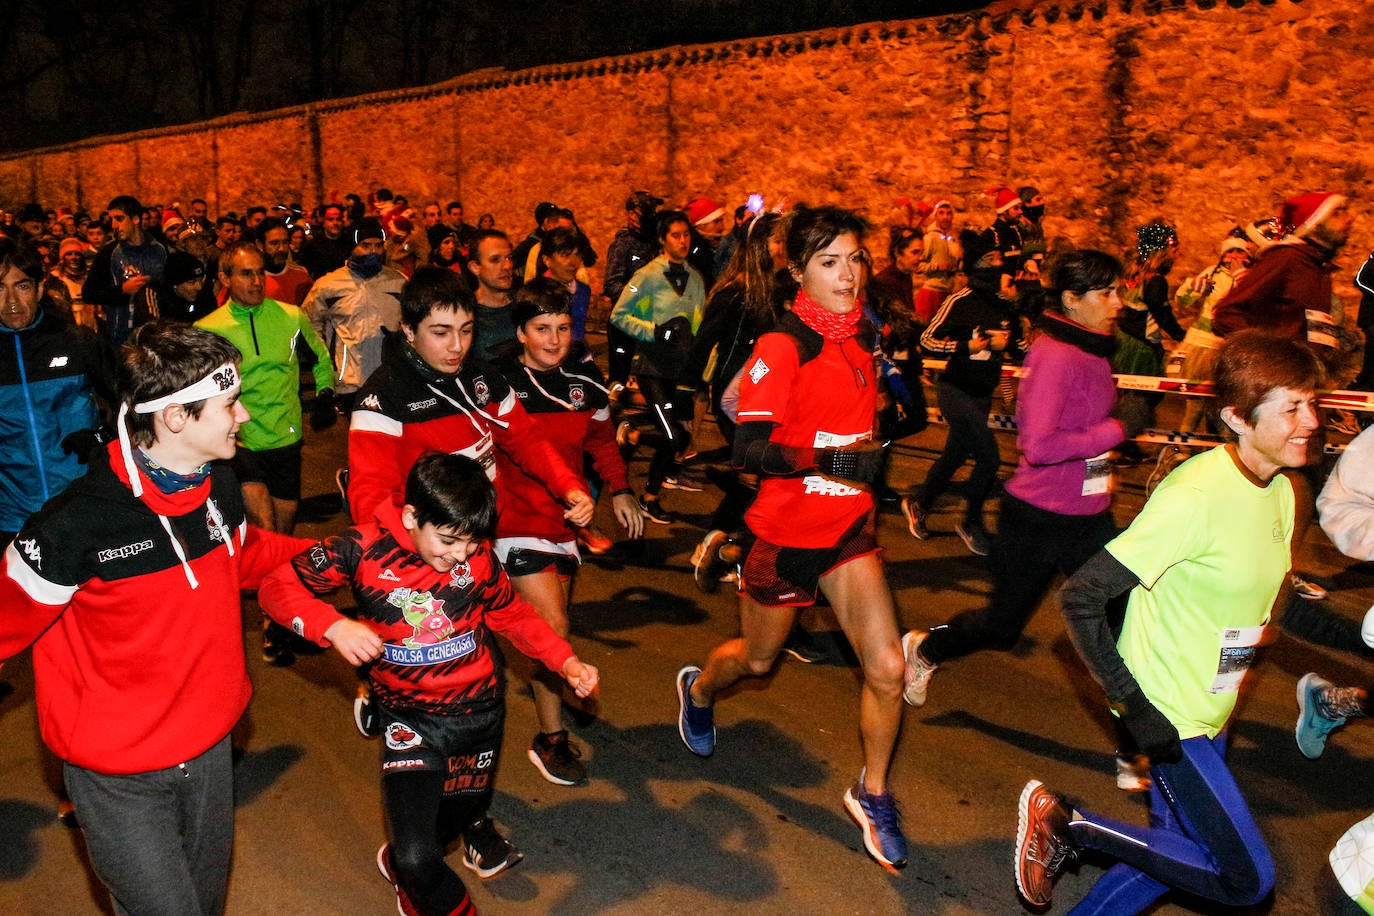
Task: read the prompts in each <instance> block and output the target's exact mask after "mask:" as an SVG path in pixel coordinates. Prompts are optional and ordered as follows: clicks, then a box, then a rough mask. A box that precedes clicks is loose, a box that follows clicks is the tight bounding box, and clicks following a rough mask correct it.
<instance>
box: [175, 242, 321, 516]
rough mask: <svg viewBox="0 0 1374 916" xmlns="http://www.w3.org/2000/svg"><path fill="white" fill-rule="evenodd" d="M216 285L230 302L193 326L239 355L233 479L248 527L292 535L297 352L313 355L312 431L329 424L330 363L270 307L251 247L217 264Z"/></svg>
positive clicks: (291, 316) (297, 473)
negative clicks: (243, 419)
mask: <svg viewBox="0 0 1374 916" xmlns="http://www.w3.org/2000/svg"><path fill="white" fill-rule="evenodd" d="M219 281H220V283H221V284H222V285H223V287H224V288H225V289H227V290H228V291H229V300H228V301H227V302H225V304H224V305H222V306H220V307H219V308H217V309H215V311H213V312H211V313H210V314H209V315H206V316H205V317H204V318H202V319H200V320H199V321H197V322H196V326H197V327H201V328H204V329H205V330H207V331H212V332H213V333H215V334H218V335H220V336H221V337H225V338H227V339H229V340H230V341H231V342H233V344H234V345H235V346H237V347H238V348H239V350H240V351H242V353H243V363H242V364H241V365H240V367H239V372H240V374H241V375H242V377H243V394H242V396H241V397H240V400H241V402H242V403H243V406H244V407H246V408H247V409H248V413H249V416H250V419H249V420H248V422H247V423H244V424H243V426H241V427H240V428H239V432H238V443H239V447H238V451H237V453H236V454H235V457H234V471H235V473H237V474H238V478H239V483H241V484H242V485H243V502H244V507H245V508H246V509H247V512H248V521H249V523H250V524H253V525H257V526H259V527H261V528H266V529H268V530H269V531H280V532H282V533H284V534H290V533H291V530H292V529H293V528H294V527H295V523H296V506H297V504H298V503H299V501H300V498H301V442H302V437H303V435H304V430H303V429H302V425H303V424H302V422H301V420H302V417H301V397H300V372H301V370H300V351H301V349H302V348H304V347H308V348H309V349H310V350H311V351H312V352H313V353H314V354H315V368H314V374H315V407H314V409H313V411H312V413H311V417H310V425H311V426H312V427H313V428H315V429H324V428H326V427H328V426H330V425H332V424H333V422H334V420H335V419H337V416H338V414H337V413H336V412H335V410H334V378H333V375H334V363H333V361H332V360H331V359H330V358H329V351H328V350H327V349H326V348H325V345H324V342H323V341H322V340H320V336H319V335H318V334H316V333H315V329H314V328H313V327H311V325H310V321H309V319H308V318H306V317H305V313H304V312H302V311H301V310H300V309H299V308H297V307H296V306H294V305H287V304H286V303H282V302H278V301H276V300H275V299H269V298H267V296H266V293H265V292H264V290H265V287H264V282H265V273H264V270H263V256H262V253H261V252H259V251H258V249H257V248H256V247H255V246H254V245H252V244H249V243H246V242H244V243H239V244H236V245H234V246H233V247H231V248H230V249H229V250H228V251H226V252H225V253H224V254H223V255H221V256H220V259H219Z"/></svg>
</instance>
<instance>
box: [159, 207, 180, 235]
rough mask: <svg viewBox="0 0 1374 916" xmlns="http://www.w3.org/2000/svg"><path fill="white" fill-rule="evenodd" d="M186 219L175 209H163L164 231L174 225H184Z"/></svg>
mask: <svg viewBox="0 0 1374 916" xmlns="http://www.w3.org/2000/svg"><path fill="white" fill-rule="evenodd" d="M184 225H186V220H184V219H182V218H181V214H180V213H178V212H177V211H175V210H163V211H162V231H163V232H167V231H168V230H170V229H171V228H172V227H173V226H184Z"/></svg>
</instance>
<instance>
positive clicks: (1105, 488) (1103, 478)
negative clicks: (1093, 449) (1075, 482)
mask: <svg viewBox="0 0 1374 916" xmlns="http://www.w3.org/2000/svg"><path fill="white" fill-rule="evenodd" d="M1107 455H1108V453H1107V452H1103V453H1102V454H1100V455H1098V456H1096V457H1094V458H1089V459H1088V460H1087V461H1085V462H1083V495H1084V496H1101V495H1102V494H1103V493H1110V492H1111V491H1112V461H1111V459H1110V458H1109V457H1108V456H1107Z"/></svg>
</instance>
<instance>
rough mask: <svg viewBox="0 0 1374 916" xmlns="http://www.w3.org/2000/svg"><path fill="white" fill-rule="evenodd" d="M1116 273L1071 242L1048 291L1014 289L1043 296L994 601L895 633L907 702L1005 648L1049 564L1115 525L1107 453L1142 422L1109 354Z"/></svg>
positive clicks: (1083, 550)
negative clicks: (938, 679) (941, 675)
mask: <svg viewBox="0 0 1374 916" xmlns="http://www.w3.org/2000/svg"><path fill="white" fill-rule="evenodd" d="M1121 272H1122V268H1121V262H1120V261H1118V260H1117V259H1116V258H1114V257H1112V256H1111V255H1109V254H1104V253H1103V252H1100V251H1090V250H1086V249H1085V250H1081V251H1073V252H1069V253H1068V254H1065V255H1062V256H1061V257H1060V258H1058V259H1057V260H1056V262H1055V264H1054V265H1053V268H1052V271H1051V285H1050V287H1049V288H1048V289H1042V290H1031V291H1029V292H1028V293H1025V294H1023V295H1024V296H1030V297H1036V298H1043V301H1042V302H1041V303H1039V308H1037V309H1035V311H1041V312H1042V313H1041V315H1040V320H1039V327H1040V330H1041V332H1042V333H1041V334H1040V335H1039V337H1038V338H1037V339H1036V341H1035V343H1034V345H1032V346H1031V348H1030V353H1029V354H1028V355H1027V357H1026V361H1025V376H1024V378H1023V379H1022V381H1021V388H1020V393H1019V395H1018V397H1017V401H1016V425H1017V438H1016V442H1017V445H1018V446H1019V447H1020V449H1021V460H1020V463H1019V464H1018V465H1017V468H1016V473H1015V474H1014V475H1013V476H1012V478H1011V479H1010V480H1009V481H1007V484H1006V492H1005V493H1004V494H1003V496H1002V505H1001V515H1000V517H999V520H998V525H997V536H996V539H995V541H994V542H993V548H992V576H993V592H992V601H991V603H990V604H988V605H987V606H986V607H982V608H979V609H977V610H972V611H964V612H963V613H961V614H958V615H956V616H955V617H954V618H953V619H951V620H950V621H949V622H948V623H946V624H944V625H943V626H938V627H935V628H934V629H931V630H929V631H922V630H912V631H911V632H909V633H907V634H906V636H904V637H903V638H902V648H903V650H904V653H905V655H906V665H907V670H906V689H905V691H904V694H903V695H904V698H905V699H906V701H907V703H909V704H910V705H912V706H921V705H924V703H925V701H926V688H927V687H928V686H929V684H930V678H931V675H933V674H934V673H935V669H936V668H938V667H939V666H940V665H941V664H942V663H943V662H945V661H947V660H949V659H952V658H958V657H960V656H962V655H967V654H969V653H970V652H974V651H977V650H978V649H983V648H989V647H993V648H1000V649H1010V648H1011V647H1012V646H1013V645H1014V644H1015V643H1016V640H1017V639H1018V638H1019V637H1020V635H1021V631H1022V630H1023V629H1025V626H1026V623H1027V622H1028V621H1029V620H1030V618H1031V615H1032V614H1034V613H1035V609H1036V608H1037V607H1039V605H1040V601H1041V600H1042V599H1043V598H1044V597H1045V592H1046V591H1048V590H1049V586H1050V582H1051V580H1052V579H1053V578H1054V574H1055V571H1056V570H1057V571H1059V572H1062V573H1064V575H1066V576H1067V575H1069V574H1070V573H1072V572H1073V571H1074V570H1076V569H1077V568H1078V567H1079V566H1081V565H1082V564H1083V563H1084V562H1085V561H1086V560H1087V559H1088V558H1089V557H1091V556H1093V555H1094V554H1095V553H1097V551H1099V550H1101V549H1102V546H1103V545H1104V544H1106V543H1107V542H1108V541H1110V540H1111V539H1112V538H1113V537H1115V536H1116V534H1117V531H1116V524H1115V523H1114V522H1113V521H1112V515H1111V463H1110V462H1109V461H1108V458H1107V452H1108V450H1109V449H1111V448H1113V447H1114V446H1117V445H1119V444H1120V443H1121V442H1122V441H1123V440H1124V439H1126V438H1128V437H1130V436H1134V435H1136V434H1137V433H1138V432H1139V431H1140V429H1141V428H1142V427H1143V425H1144V422H1143V417H1142V418H1137V417H1126V416H1121V413H1122V412H1123V411H1122V410H1119V409H1118V408H1117V399H1116V384H1115V383H1114V382H1113V381H1112V370H1111V366H1110V364H1109V363H1108V360H1109V358H1110V357H1111V355H1112V352H1113V351H1114V350H1115V349H1116V341H1115V339H1114V338H1113V336H1112V328H1113V325H1114V324H1115V323H1116V314H1117V311H1118V310H1119V309H1120V308H1121V300H1120V298H1118V296H1117V283H1118V281H1119V280H1120V279H1121ZM1024 304H1031V303H1024ZM1026 311H1027V312H1030V313H1032V314H1033V313H1034V312H1033V311H1031V310H1030V309H1027V310H1026ZM1128 403H1132V402H1131V401H1130V400H1129V399H1128V400H1127V401H1125V402H1123V403H1122V407H1123V408H1124V407H1125V406H1126V404H1128ZM1117 625H1118V626H1119V625H1120V621H1119V620H1118V621H1117Z"/></svg>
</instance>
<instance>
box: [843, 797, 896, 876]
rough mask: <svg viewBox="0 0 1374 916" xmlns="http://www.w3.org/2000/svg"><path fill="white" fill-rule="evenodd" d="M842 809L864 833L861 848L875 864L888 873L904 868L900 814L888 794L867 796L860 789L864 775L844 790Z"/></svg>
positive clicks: (894, 801)
mask: <svg viewBox="0 0 1374 916" xmlns="http://www.w3.org/2000/svg"><path fill="white" fill-rule="evenodd" d="M844 807H845V810H846V811H848V812H849V816H850V817H852V818H854V821H855V822H856V823H857V824H858V825H859V829H861V830H862V831H863V832H864V848H866V849H867V850H868V854H869V855H871V856H872V857H873V858H874V859H876V860H877V861H878V864H879V865H882V866H884V867H885V868H889V869H892V870H894V871H895V870H896V869H898V868H905V867H906V834H904V833H902V813H901V812H900V811H899V810H897V800H896V799H895V798H893V797H892V793H891V792H884V793H883V794H882V795H871V794H869V792H868V790H866V789H865V788H864V774H863V773H862V772H861V773H859V781H858V782H857V783H855V784H854V787H853V788H851V789H845V790H844Z"/></svg>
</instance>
